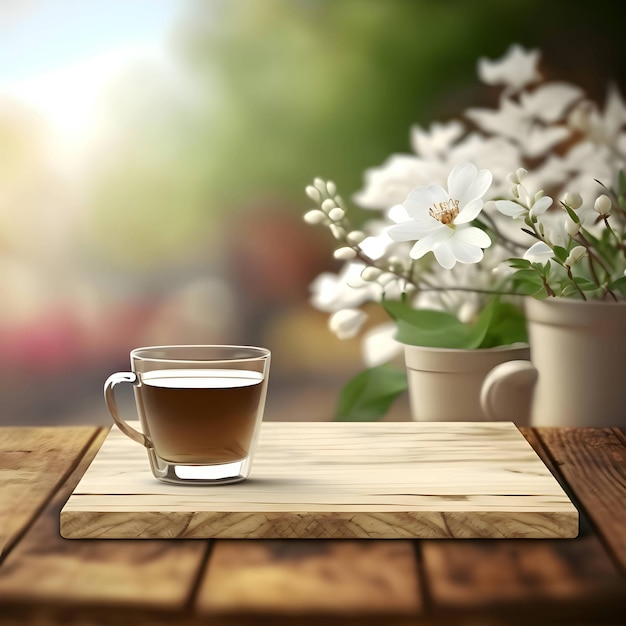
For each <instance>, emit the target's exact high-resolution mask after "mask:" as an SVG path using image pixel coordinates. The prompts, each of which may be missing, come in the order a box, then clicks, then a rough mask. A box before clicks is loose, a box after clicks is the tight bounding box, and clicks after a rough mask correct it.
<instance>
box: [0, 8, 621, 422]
mask: <svg viewBox="0 0 626 626" xmlns="http://www.w3.org/2000/svg"><path fill="white" fill-rule="evenodd" d="M625 20H626V5H624V4H623V3H616V2H613V1H604V0H595V1H594V2H576V1H573V0H570V1H565V0H563V1H559V0H552V1H551V2H545V1H544V0H508V1H507V2H502V1H501V0H473V1H471V2H470V1H466V2H453V1H451V0H414V1H410V0H385V1H384V2H382V1H380V0H263V1H260V0H1V1H0V424H54V423H104V424H108V423H109V417H108V413H107V411H106V408H105V407H104V403H103V400H102V384H103V382H104V380H105V378H106V377H107V376H108V375H109V374H110V373H112V372H113V371H117V370H126V369H128V367H129V357H128V353H129V351H130V350H131V349H132V348H134V347H138V346H142V345H156V344H170V343H221V342H228V343H231V342H232V343H249V344H256V345H264V346H267V347H269V348H270V349H272V351H273V354H274V356H273V362H272V378H271V391H270V397H269V398H268V407H267V412H266V415H267V419H293V420H310V419H320V420H324V419H331V417H332V411H333V407H334V403H335V400H336V396H337V394H338V393H339V390H340V389H341V387H342V386H343V384H344V383H345V382H346V381H347V379H348V378H349V377H350V376H352V375H353V374H355V373H356V372H357V371H359V370H360V369H361V367H362V364H361V358H360V346H359V342H358V340H350V341H339V340H337V339H336V338H334V336H333V335H332V334H331V333H330V332H329V331H328V329H327V326H326V324H327V317H326V315H325V314H322V313H320V312H318V311H315V310H314V309H313V308H312V307H311V306H310V304H309V284H310V282H311V281H312V280H313V278H314V277H315V276H317V275H318V274H319V273H320V272H321V271H324V270H329V269H330V270H332V269H334V267H335V266H334V264H333V261H332V255H331V250H332V248H331V246H332V242H331V241H330V238H329V237H327V233H326V232H325V231H324V230H323V229H321V228H319V229H318V228H315V227H311V226H308V225H305V224H304V223H303V221H302V214H303V213H304V212H305V211H306V210H307V209H308V208H310V207H309V202H308V199H307V197H306V196H305V194H304V187H305V186H306V185H307V184H309V183H310V182H311V181H312V179H313V177H315V176H321V177H324V178H331V179H333V180H334V181H335V182H336V183H337V185H338V187H339V190H340V193H342V195H343V197H344V198H347V199H349V198H350V196H351V195H352V194H354V193H356V192H357V191H358V190H359V189H360V188H361V186H362V183H363V172H364V171H365V170H366V169H367V168H370V167H374V166H378V165H380V164H381V163H382V162H383V161H384V160H385V159H386V158H387V157H388V156H389V155H391V154H392V153H406V152H409V150H410V146H409V131H410V127H411V126H412V125H413V124H418V125H420V126H423V127H427V126H429V125H430V124H431V123H432V122H435V121H445V120H447V119H449V118H451V117H454V116H456V115H458V114H459V113H460V112H461V111H462V110H464V109H465V108H467V107H468V106H478V105H484V104H486V103H490V102H491V100H492V99H493V97H494V95H493V94H491V93H489V91H488V90H486V88H485V87H484V86H482V85H481V84H480V82H479V81H478V79H477V76H476V61H477V59H478V58H479V57H481V56H487V57H489V58H493V59H495V58H499V57H500V56H502V55H503V54H504V53H505V52H506V50H507V49H508V47H509V46H510V45H511V44H512V43H519V44H521V45H522V46H524V47H527V48H532V47H538V48H540V49H541V51H542V59H543V61H542V69H543V70H544V73H546V74H548V75H550V76H553V77H554V78H559V79H563V80H568V81H573V82H575V83H577V84H579V85H581V86H583V87H584V88H585V89H586V90H587V91H588V93H589V94H590V95H592V96H594V97H596V98H597V99H598V100H599V101H600V102H601V101H602V99H603V98H604V96H605V92H606V85H607V82H608V81H611V80H613V81H615V82H616V83H617V84H618V85H619V86H620V87H621V88H622V93H624V89H623V87H624V84H625V83H626V46H625V44H624V38H623V28H624V24H625V23H626V21H625ZM490 99H491V100H490ZM395 410H396V413H395V414H393V415H392V417H391V419H395V418H397V419H408V415H407V414H406V410H405V408H404V405H403V404H402V403H400V405H399V406H398V407H396V409H395Z"/></svg>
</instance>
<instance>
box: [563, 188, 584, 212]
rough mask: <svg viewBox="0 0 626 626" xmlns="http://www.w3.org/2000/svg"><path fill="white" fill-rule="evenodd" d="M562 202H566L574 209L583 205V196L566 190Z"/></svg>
mask: <svg viewBox="0 0 626 626" xmlns="http://www.w3.org/2000/svg"><path fill="white" fill-rule="evenodd" d="M563 202H564V203H565V204H567V206H568V207H569V208H570V209H574V211H575V210H576V209H580V207H581V206H582V205H583V198H582V196H581V195H580V194H579V193H577V192H576V191H568V192H567V193H566V194H565V196H564V197H563Z"/></svg>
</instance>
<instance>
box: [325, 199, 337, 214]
mask: <svg viewBox="0 0 626 626" xmlns="http://www.w3.org/2000/svg"><path fill="white" fill-rule="evenodd" d="M336 206H337V205H336V204H335V201H334V200H331V199H330V198H326V200H324V202H322V209H323V210H324V211H326V213H329V212H330V211H332V210H333V209H334V208H335V207H336Z"/></svg>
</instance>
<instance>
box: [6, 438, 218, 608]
mask: <svg viewBox="0 0 626 626" xmlns="http://www.w3.org/2000/svg"><path fill="white" fill-rule="evenodd" d="M65 431H66V429H64V428H59V429H55V432H58V434H57V435H54V433H53V434H52V435H51V437H52V439H53V441H52V442H51V446H52V447H53V448H55V447H59V449H62V445H63V442H64V441H66V437H67V435H66V434H65ZM105 435H106V433H105V432H103V433H102V434H101V436H99V437H97V438H96V440H95V441H94V442H93V444H92V445H91V447H90V448H89V450H88V451H87V452H86V454H85V456H84V458H83V459H82V461H81V462H80V464H79V465H78V466H77V468H76V469H75V470H74V471H73V472H72V474H71V475H70V476H69V478H68V479H67V481H66V482H65V484H64V485H63V486H62V488H61V489H59V491H58V493H57V494H56V495H55V496H54V498H53V500H52V501H51V502H50V503H49V504H48V505H47V506H46V508H45V509H44V511H43V512H42V514H41V515H40V516H39V518H38V519H37V521H36V522H35V524H33V526H32V527H31V528H30V529H29V530H28V532H27V533H26V534H25V536H24V537H23V538H22V539H21V541H20V542H19V543H18V544H17V546H16V547H15V548H14V549H13V550H12V551H11V553H10V554H9V555H8V557H7V558H6V560H5V561H4V562H3V563H2V565H1V566H0V606H3V607H4V606H10V607H13V609H16V607H17V609H20V610H30V608H32V610H33V611H41V610H42V609H41V607H42V606H43V607H48V606H51V605H59V604H60V605H65V606H72V607H73V606H85V605H87V606H96V607H97V606H109V605H111V606H113V605H115V606H118V607H119V606H128V607H129V608H133V609H137V608H142V609H143V608H146V609H161V610H169V611H175V610H178V611H180V610H182V609H183V608H184V607H185V606H186V604H187V603H188V601H189V598H190V596H191V594H192V591H193V589H194V585H195V584H196V583H197V578H198V575H199V571H200V569H201V567H202V566H203V564H204V559H205V556H206V552H207V548H208V546H207V543H206V542H199V541H196V542H194V541H123V542H110V541H97V540H96V541H66V540H65V539H63V538H62V537H61V536H60V533H59V512H60V509H61V507H62V506H63V504H64V503H65V501H66V500H67V498H68V496H69V494H70V493H71V492H72V490H73V489H74V487H75V486H76V484H77V483H78V480H79V478H80V477H81V476H82V475H83V473H84V471H85V469H86V468H87V466H88V464H89V463H90V462H91V460H92V459H93V457H94V456H95V454H96V452H97V450H98V448H99V446H100V445H101V444H102V441H103V440H104V437H105Z"/></svg>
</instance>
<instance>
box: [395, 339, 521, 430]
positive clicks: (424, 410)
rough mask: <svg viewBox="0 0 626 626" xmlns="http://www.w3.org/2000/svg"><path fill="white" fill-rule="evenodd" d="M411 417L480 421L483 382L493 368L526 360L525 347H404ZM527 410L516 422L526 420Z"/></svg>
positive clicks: (418, 418)
mask: <svg viewBox="0 0 626 626" xmlns="http://www.w3.org/2000/svg"><path fill="white" fill-rule="evenodd" d="M404 355H405V362H406V368H407V377H408V383H409V402H410V405H411V416H412V418H413V420H415V421H420V422H421V421H424V422H429V421H435V422H457V421H484V420H485V419H486V417H487V416H486V415H485V413H484V412H483V409H482V407H481V403H480V394H481V388H482V385H483V381H484V380H485V377H486V376H487V375H488V374H489V372H490V371H491V370H492V369H493V368H494V367H496V366H497V365H499V364H501V363H504V362H506V361H510V360H512V359H515V360H520V359H528V358H529V356H530V355H529V349H528V346H527V345H526V344H515V345H509V346H498V347H496V348H486V349H478V350H454V349H446V348H425V347H422V346H410V345H405V346H404ZM527 413H528V409H527V408H525V409H523V410H521V411H520V412H519V415H518V418H517V420H513V417H508V418H505V419H508V420H513V421H516V422H520V423H523V422H525V421H526V420H527Z"/></svg>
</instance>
